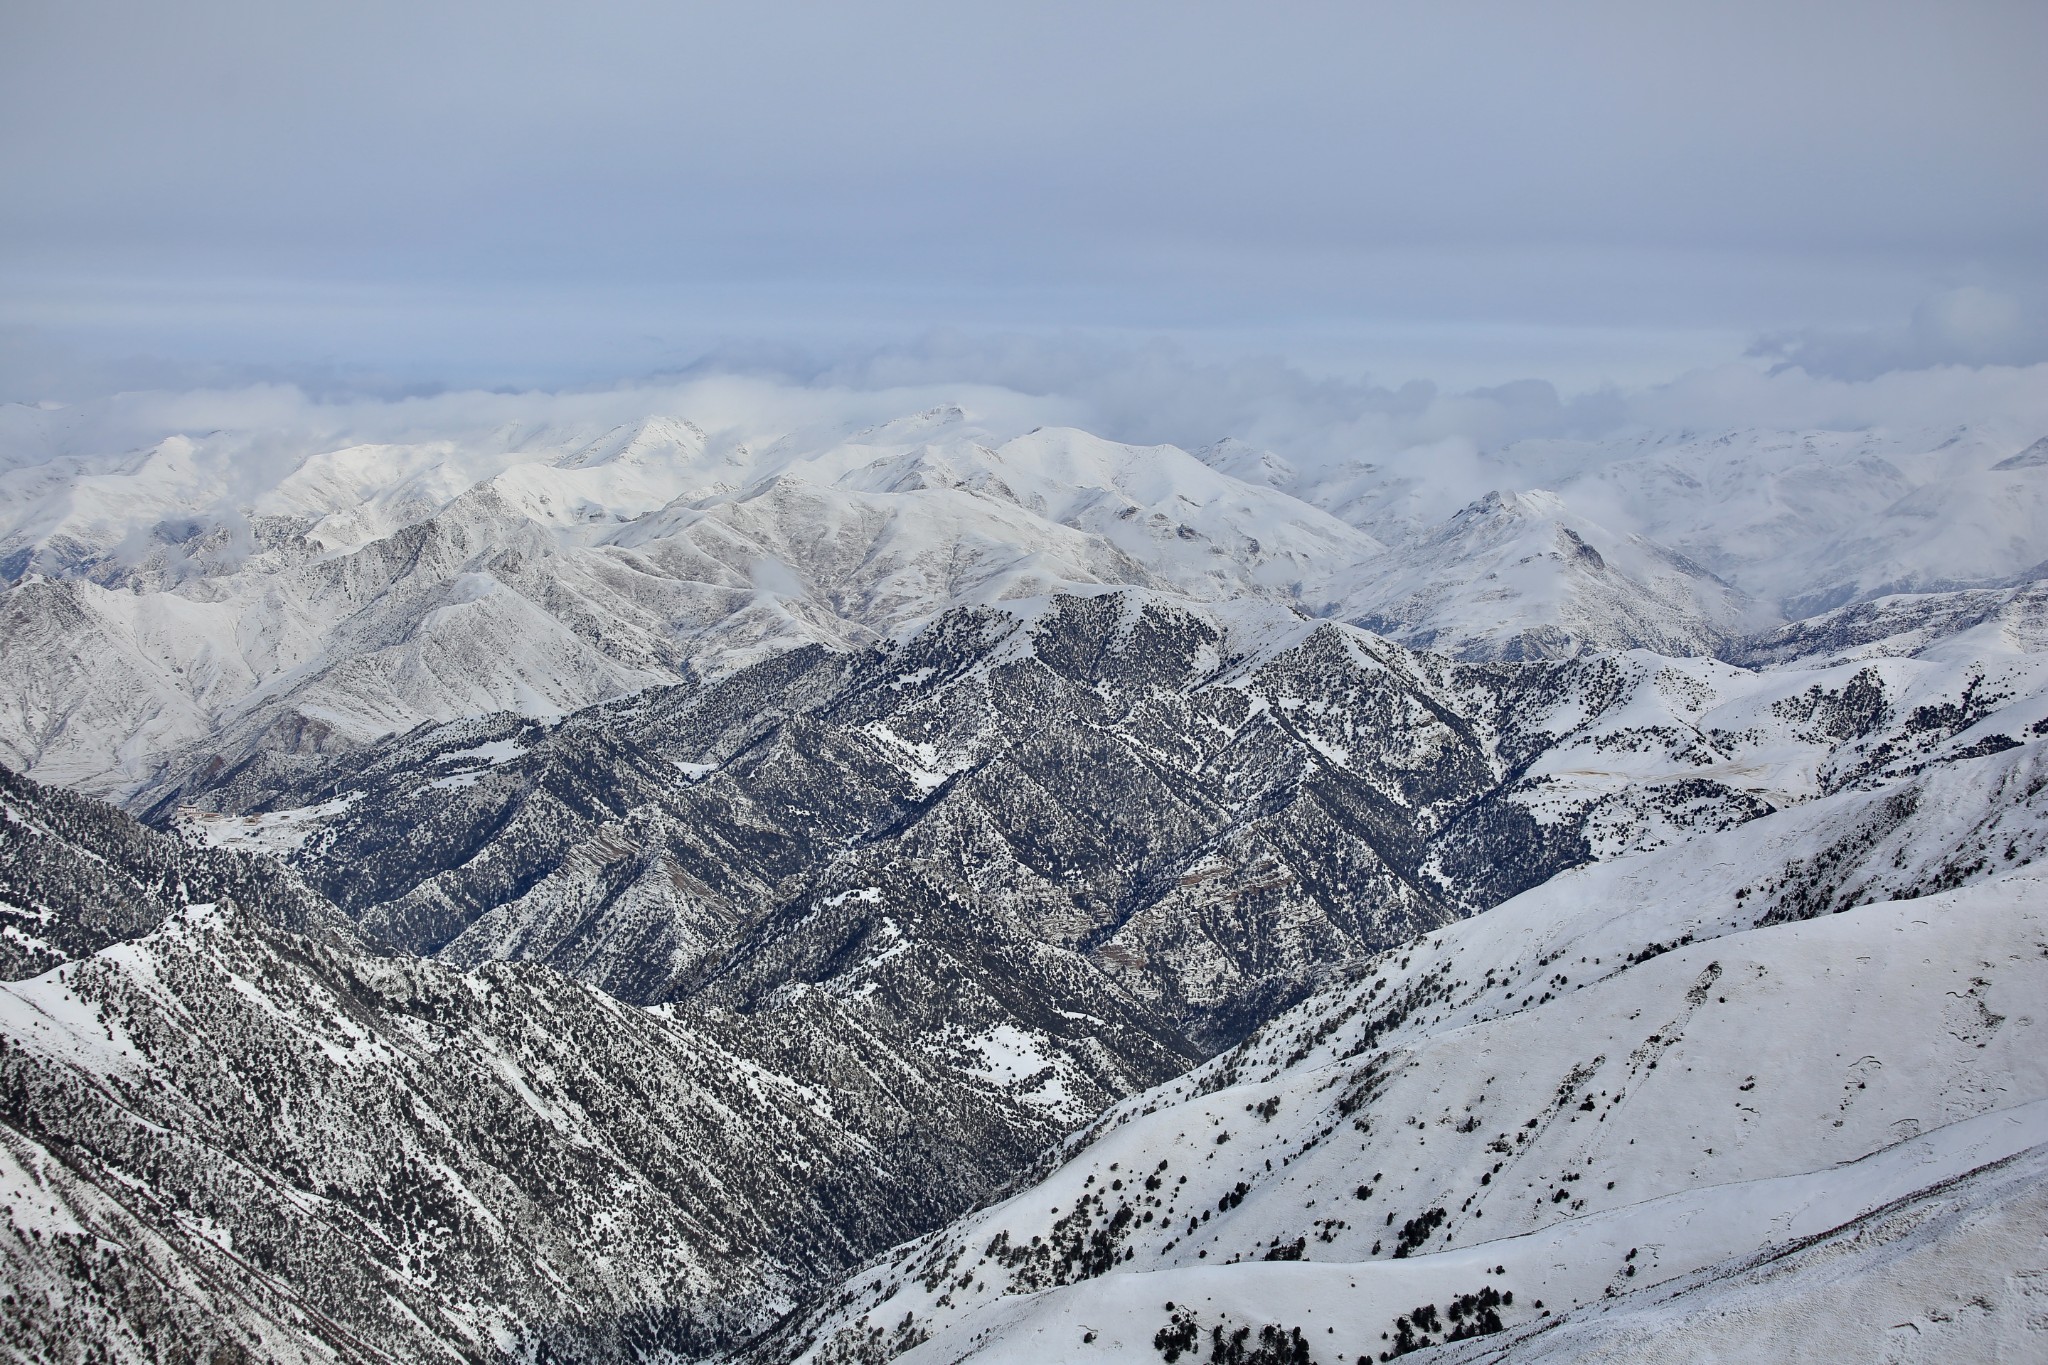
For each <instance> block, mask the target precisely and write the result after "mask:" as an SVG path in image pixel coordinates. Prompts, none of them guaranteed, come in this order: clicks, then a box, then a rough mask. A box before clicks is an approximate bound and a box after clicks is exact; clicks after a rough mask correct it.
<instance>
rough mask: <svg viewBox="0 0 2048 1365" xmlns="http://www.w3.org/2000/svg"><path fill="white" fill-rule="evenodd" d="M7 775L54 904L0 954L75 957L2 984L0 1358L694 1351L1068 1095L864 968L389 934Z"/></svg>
mask: <svg viewBox="0 0 2048 1365" xmlns="http://www.w3.org/2000/svg"><path fill="white" fill-rule="evenodd" d="M0 781H4V786H0V897H4V901H5V903H6V912H7V914H8V920H7V923H6V925H5V929H6V934H7V937H8V938H9V939H12V940H19V939H20V938H21V937H22V935H21V932H20V931H21V930H22V928H23V926H24V925H25V924H33V925H34V926H35V928H36V929H37V931H38V932H40V933H41V934H43V936H44V944H43V946H42V948H41V949H40V959H41V960H37V961H29V962H24V961H20V960H18V959H10V960H9V962H8V967H9V972H8V974H9V975H10V976H23V975H25V974H26V973H30V972H35V971H37V970H38V969H40V968H41V967H43V966H44V965H45V963H46V961H47V960H48V959H50V958H51V957H55V958H57V959H58V960H60V961H61V962H62V965H59V966H56V967H54V968H51V969H49V970H42V971H41V972H40V974H39V975H33V976H29V977H27V979H19V980H13V981H10V982H7V983H6V984H4V985H0V1039H4V1041H5V1047H4V1049H0V1210H4V1218H5V1219H6V1230H7V1232H8V1234H9V1235H7V1236H4V1237H0V1261H4V1263H5V1283H6V1293H5V1295H4V1296H0V1345H4V1348H5V1350H6V1351H7V1352H8V1353H9V1354H10V1356H11V1357H12V1358H14V1359H20V1360H115V1361H124V1362H125V1361H156V1360H160V1359H163V1358H165V1354H166V1352H167V1351H168V1350H170V1349H171V1348H172V1347H173V1346H175V1347H176V1348H177V1349H182V1350H186V1351H189V1352H190V1353H191V1355H189V1356H188V1357H186V1358H195V1359H200V1360H223V1359H235V1360H273V1361H288V1362H298V1361H306V1362H315V1361H318V1362H333V1361H347V1362H389V1361H393V1360H425V1359H454V1360H486V1359H503V1358H514V1359H572V1360H606V1361H609V1360H619V1361H625V1360H639V1359H646V1358H648V1353H653V1354H654V1356H655V1358H667V1359H679V1358H685V1357H694V1356H697V1355H698V1354H700V1353H704V1352H708V1351H711V1350H713V1349H715V1348H716V1347H718V1346H719V1345H721V1344H723V1343H726V1342H730V1341H732V1340H734V1339H735V1338H737V1337H739V1336H743V1335H745V1334H746V1333H748V1332H750V1331H753V1330H756V1329H759V1328H761V1327H764V1326H766V1325H768V1324H770V1323H772V1322H773V1321H774V1320H775V1318H776V1317H777V1316H778V1315H779V1314H781V1313H783V1312H785V1311H787V1310H788V1309H789V1308H790V1307H791V1306H792V1304H793V1303H794V1302H796V1301H797V1300H798V1299H799V1297H800V1296H802V1295H803V1294H805V1293H806V1292H807V1291H809V1290H811V1289H813V1288H815V1287H816V1286H817V1285H818V1284H819V1282H820V1281H821V1280H822V1279H825V1278H828V1277H830V1276H832V1275H834V1274H835V1273H840V1272H843V1271H844V1270H845V1269H846V1268H848V1267H849V1266H851V1265H852V1264H855V1263H858V1261H859V1260H860V1259H861V1258H862V1257H864V1256H866V1255H868V1254H871V1253H872V1252H874V1251H875V1250H877V1249H878V1248H880V1247H883V1246H886V1245H887V1244H889V1243H890V1242H892V1241H895V1240H898V1239H900V1238H901V1237H903V1236H905V1235H909V1234H912V1233H915V1232H917V1231H920V1230H922V1229H925V1228H928V1227H930V1226H932V1225H934V1224H935V1223H937V1222H938V1221H940V1220H942V1219H943V1218H944V1217H946V1216H947V1215H949V1214H951V1213H954V1212H957V1211H958V1210H959V1209H960V1208H961V1207H962V1206H963V1205H964V1204H967V1203H970V1202H972V1201H973V1200H974V1199H976V1198H978V1197H981V1196H983V1195H985V1194H987V1193H988V1192H990V1191H991V1190H993V1189H994V1188H995V1187H996V1186H997V1185H998V1184H999V1183H1000V1182H1001V1181H1003V1180H1005V1179H1007V1178H1008V1177H1009V1176H1010V1175H1011V1173H1013V1172H1014V1171H1015V1170H1016V1169H1017V1168H1018V1167H1019V1166H1020V1165H1022V1164H1023V1163H1025V1162H1027V1161H1028V1160H1029V1159H1030V1158H1031V1156H1032V1154H1033V1153H1034V1152H1035V1151H1036V1150H1037V1149H1038V1148H1039V1147H1040V1146H1041V1145H1042V1144H1043V1143H1045V1142H1047V1141H1049V1140H1051V1139H1053V1138H1055V1137H1056V1136H1057V1135H1058V1134H1059V1132H1060V1131H1061V1130H1062V1127H1063V1125H1062V1124H1060V1123H1058V1122H1056V1121H1055V1120H1053V1119H1052V1118H1051V1117H1049V1116H1048V1115H1047V1114H1046V1113H1045V1112H1044V1111H1043V1110H1042V1109H1040V1108H1037V1107H1034V1106H1032V1105H1030V1104H1027V1103H1023V1102H1020V1101H1019V1100H1018V1099H1016V1098H1015V1097H1014V1095H1013V1094H1012V1093H1011V1091H1010V1090H1009V1089H1007V1088H1006V1087H1005V1085H1004V1084H1003V1082H1002V1080H1001V1078H1000V1077H996V1076H984V1075H980V1074H977V1073H976V1072H975V1071H973V1070H972V1069H971V1068H966V1067H957V1066H949V1065H947V1064H946V1063H945V1062H944V1061H943V1060H942V1059H939V1058H934V1057H932V1056H930V1055H929V1054H927V1053H926V1052H925V1051H924V1050H923V1049H922V1048H920V1047H919V1046H917V1045H915V1044H914V1043H912V1042H911V1041H910V1040H908V1039H907V1038H906V1037H904V1036H903V1035H901V1034H896V1033H891V1032H890V1031H888V1030H887V1029H886V1028H881V1027H876V1024H878V1023H879V1019H878V1018H877V1017H875V1016H871V1015H864V1014H863V1012H862V1010H861V1009H860V1006H859V1002H858V1001H842V1000H840V999H837V998H835V997H833V996H831V995H829V994H827V993H825V992H817V991H812V992H804V991H794V992H785V993H784V994H783V996H782V997H781V998H780V999H778V1000H777V1001H776V1002H775V1003H774V1004H773V1005H771V1006H768V1007H764V1008H758V1009H755V1010H752V1011H750V1012H748V1013H746V1014H744V1015H742V1014H736V1013H734V1012H732V1011H728V1010H720V1009H717V1008H709V1007H699V1006H695V1005H689V1004H680V1005H670V1006H664V1007H662V1008H659V1009H641V1008H636V1007H633V1006H629V1005H625V1004H623V1003H621V1002H619V1001H618V1000H616V999H614V998H612V997H611V996H608V995H605V994H603V993H601V992H598V991H595V990H592V989H589V988H588V987H584V986H580V985H578V984H576V983H574V982H571V981H568V980H565V979H564V978H562V977H561V976H559V975H557V974H556V973H554V972H552V971H550V970H548V969H547V968H545V967H538V966H529V965H524V964H516V963H499V964H493V965H489V966H486V967H484V968H481V969H479V970H477V971H474V972H464V971H461V970H458V969H454V968H450V967H446V966H442V965H439V964H436V963H432V962H424V961H420V960H418V959H414V958H409V957H404V956H389V955H379V954H376V953H372V952H370V951H367V950H366V949H365V948H364V947H363V945H362V944H361V943H360V942H359V941H357V940H356V939H355V938H354V936H353V935H352V934H351V933H350V932H349V931H348V929H347V928H346V925H345V920H344V919H343V917H342V916H341V915H340V914H339V913H338V912H337V911H336V910H335V909H334V907H332V906H329V905H325V903H324V902H322V901H320V899H319V897H317V896H315V895H313V894H312V893H311V892H309V891H307V890H306V889H305V888H304V887H303V886H299V885H297V884H296V883H294V882H293V881H292V879H291V878H290V877H289V876H288V875H286V874H283V873H282V872H281V871H280V870H279V869H277V868H276V867H275V866H274V865H266V864H265V863H264V862H261V861H257V860H254V859H251V858H250V857H249V856H248V855H247V854H244V853H239V852H232V851H228V852H223V851H203V850H195V849H193V848H191V847H189V846H187V845H183V844H181V843H179V842H178V841H177V840H175V839H172V838H169V837H168V836H165V835H161V834H157V833H155V832H153V831H150V830H147V829H143V828H140V827H138V826H136V825H135V823H134V822H133V821H132V820H130V819H129V818H128V817H126V816H124V815H122V814H120V813H119V812H117V811H114V810H112V809H110V808H108V807H104V806H101V805H99V804H98V803H96V802H93V801H89V800H84V799H81V798H78V797H75V796H70V795H67V794H65V793H61V792H56V791H53V790H51V789H47V788H42V787H39V786H38V785H36V784H34V783H32V782H28V781H26V780H24V779H20V778H17V777H12V776H4V777H0ZM17 900H19V902H20V903H19V904H15V903H13V902H16V901H17ZM94 916H96V917H97V923H94V922H92V919H93V917H94ZM110 921H111V922H110ZM81 935H82V936H81ZM109 937H113V938H116V939H117V940H118V941H116V942H113V943H111V944H109V943H108V942H107V939H108V938H109ZM664 1353H667V1354H666V1355H664ZM172 1358H177V1357H175V1356H172Z"/></svg>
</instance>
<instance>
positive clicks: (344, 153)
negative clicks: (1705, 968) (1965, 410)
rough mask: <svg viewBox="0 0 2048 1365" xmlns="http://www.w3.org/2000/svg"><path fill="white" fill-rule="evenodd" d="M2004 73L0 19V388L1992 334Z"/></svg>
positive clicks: (513, 10)
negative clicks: (1100, 347)
mask: <svg viewBox="0 0 2048 1365" xmlns="http://www.w3.org/2000/svg"><path fill="white" fill-rule="evenodd" d="M2044 54H2048V4H2043V3H2040V0H2014V2H2011V3H1959V2H1958V0H1949V2H1948V3H1941V4H1932V3H1927V4H1896V3H1884V2H1883V0H1858V2H1857V3H1833V2H1832V0H1777V2H1776V3H1770V4H1748V3H1731V2H1729V0H1720V2H1719V3H1713V4H1684V5H1678V4H1672V5H1657V4H1648V5H1646V4H1642V3H1640V0H1637V2H1636V3H1627V4H1545V5H1528V4H1499V5H1471V4H1455V3H1453V4H1431V5H1413V4H1402V5H1393V4H1336V3H1329V4H1310V3H1295V4H1288V3H1272V4H1260V5H1252V4H1229V5H1225V4H1213V3H1202V2H1201V0H1183V2H1182V3H1174V4H1165V3H1138V2H1136V0H1126V2H1124V3H1114V2H1111V3H1103V2H1102V0H1096V2H1095V3H1089V4H1065V3H1052V2H1050V0H1032V2H1031V3H1028V4H1019V5H1010V6H992V5H967V4H959V3H957V2H956V3H947V4H938V3H933V4H913V3H847V4H822V3H818V4H793V3H775V2H774V0H761V2H757V3H751V4H747V5H730V4H720V5H710V4H687V3H665V4H655V3H649V4H635V3H584V4H577V5H566V4H559V3H553V4H537V3H530V2H529V0H496V2H495V3H488V4H432V3H421V0H412V3H402V4H387V3H379V2H377V0H357V2H355V3H349V4H345V5H344V4H278V3H275V0H263V2H261V3H220V2H219V0H186V2H185V3H180V4H177V5H165V4H159V3H153V2H152V3H140V2H138V0H62V2H61V3H59V2H58V0H9V3H7V4H6V5H4V6H0V184H4V185H5V186H6V187H7V189H6V192H5V193H4V194H0V389H5V390H11V391H9V392H5V393H4V394H0V396H5V397H34V396H36V394H35V393H34V392H32V391H33V390H35V389H36V388H37V387H38V386H46V387H53V388H54V387H61V386H62V384H63V383H65V382H67V380H70V379H75V378H76V376H78V375H98V376H100V377H101V378H106V377H107V376H112V378H111V379H108V382H120V381H126V382H137V381H136V380H135V377H136V376H140V377H141V379H142V380H148V379H149V378H150V377H151V376H153V375H154V376H159V377H166V382H169V380H171V379H175V378H176V377H177V376H180V375H183V376H188V377H189V376H195V375H196V376H199V377H206V376H208V375H210V374H213V373H216V372H218V373H237V372H242V371H245V370H246V371H253V372H258V373H277V374H286V375H292V374H299V373H305V374H339V375H344V376H345V375H349V374H361V375H368V376H386V377H390V378H392V379H393V380H394V382H410V381H428V382H432V381H444V382H465V383H466V382H487V383H507V382H510V383H574V382H587V381H590V380H596V379H602V378H606V377H610V376H615V375H621V374H630V373H642V372H646V371H649V370H656V369H662V368H672V367H676V366H679V365H684V364H687V363H689V362H691V361H693V360H695V359H697V358H698V357H700V356H701V355H703V354H704V352H705V351H706V349H707V348H718V349H719V351H720V353H721V354H738V355H745V356H751V357H755V358H761V357H801V358H805V360H804V363H811V364H816V365H823V364H829V363H834V361H833V357H837V356H843V355H844V354H846V353H848V352H854V351H861V350H863V349H867V350H872V349H874V348H887V347H891V346H899V345H904V344H915V345H917V346H919V347H921V348H923V349H922V350H921V351H920V354H929V352H930V351H931V349H932V346H933V341H932V338H933V337H934V336H935V335H936V336H960V337H964V338H980V337H985V336H988V335H1024V336H1037V337H1044V336H1053V337H1057V336H1059V335H1086V336H1087V337H1088V338H1090V340H1091V342H1099V341H1101V340H1102V339H1104V338H1109V339H1117V338H1124V339H1128V340H1130V341H1131V342H1133V343H1138V342H1142V341H1144V340H1146V339H1149V338H1154V337H1162V336H1163V337H1168V338H1171V339H1173V340H1174V341H1175V342H1176V344H1178V345H1180V346H1182V347H1184V348H1186V349H1187V350H1188V352H1189V353H1190V354H1193V355H1196V356H1212V355H1213V356H1219V357H1220V356H1226V355H1233V354H1244V353H1249V352H1263V353H1271V354H1274V355H1278V356H1281V357H1284V358H1286V359H1288V360H1290V361H1293V362H1295V363H1297V364H1299V365H1302V366H1303V367H1305V368H1307V369H1309V370H1311V371H1316V372H1327V373H1336V374H1346V375H1356V374H1357V373H1359V372H1361V371H1369V372H1370V373H1371V374H1373V376H1374V377H1375V378H1377V379H1379V380H1382V381H1384V382H1389V383H1399V382H1401V381H1403V380H1406V379H1411V378H1417V377H1434V378H1438V379H1440V380H1443V381H1445V382H1448V383H1451V384H1459V383H1482V382H1500V381H1503V380H1505V379H1508V378H1512V377H1515V376H1518V375H1525V374H1526V375H1539V376H1544V377H1548V378H1553V379H1557V380H1559V381H1560V382H1562V383H1565V384H1568V385H1579V386H1584V385H1589V384H1592V383H1595V382H1597V381H1600V380H1602V379H1611V380H1615V381H1617V382H1623V383H1632V382H1644V381H1647V380H1649V379H1652V378H1655V377H1659V376H1663V375H1669V374H1672V373H1675V372H1677V371H1678V370H1679V369H1682V368H1685V367H1687V366H1689V365H1693V364H1701V363H1707V362H1709V361H1713V360H1719V359H1725V358H1727V357H1729V356H1733V355H1739V354H1741V353H1742V352H1743V350H1744V349H1745V348H1748V347H1752V346H1755V347H1758V348H1759V351H1758V353H1759V355H1760V357H1761V358H1762V360H1764V361H1772V360H1775V361H1777V362H1779V363H1801V364H1804V365H1805V366H1807V367H1808V368H1810V369H1813V370H1815V371H1817V372H1818V371H1823V370H1825V371H1828V372H1830V373H1837V374H1840V375H1842V376H1844V377H1850V378H1861V377H1867V376H1868V375H1871V374H1876V373H1882V372H1884V371H1886V370H1889V369H1896V368H1901V367H1905V368H1911V367H1916V366H1925V365H1929V364H1936V363H1942V362H1948V361H1962V362H1967V363H1981V362H1987V361H1990V362H1998V361H2005V362H2013V361H2019V362H2030V361H2037V360H2041V359H2044V358H2048V325H2044V321H2043V318H2044V313H2043V307H2042V305H2043V298H2044V294H2048V251H2044V244H2048V95H2044V89H2048V82H2044V81H2043V80H2042V78H2041V75H2040V67H2041V59H2042V57H2043V55H2044ZM976 345H977V346H980V345H981V343H980V342H978V341H977V342H976ZM983 349H985V347H984V348H983ZM977 353H978V352H977ZM208 367H214V368H213V369H209V368H208Z"/></svg>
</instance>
